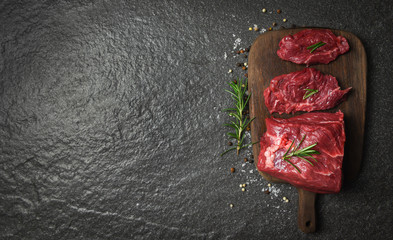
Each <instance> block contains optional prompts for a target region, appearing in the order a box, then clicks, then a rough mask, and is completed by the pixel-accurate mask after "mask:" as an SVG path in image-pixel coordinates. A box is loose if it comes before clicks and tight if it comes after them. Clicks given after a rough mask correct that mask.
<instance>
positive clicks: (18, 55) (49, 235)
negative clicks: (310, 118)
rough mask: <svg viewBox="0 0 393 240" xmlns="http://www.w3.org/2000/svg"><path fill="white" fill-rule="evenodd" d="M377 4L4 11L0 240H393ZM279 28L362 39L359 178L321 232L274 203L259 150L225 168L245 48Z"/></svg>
mask: <svg viewBox="0 0 393 240" xmlns="http://www.w3.org/2000/svg"><path fill="white" fill-rule="evenodd" d="M33 2H34V3H33ZM375 2H378V3H369V1H367V0H363V1H357V0H352V1H338V0H337V1H321V2H319V3H318V2H317V1H311V0H308V1H301V3H297V2H296V1H291V2H289V1H272V0H269V1H263V2H262V1H259V2H257V1H183V0H178V1H128V2H124V1H59V2H57V1H43V2H38V1H37V2H36V1H26V2H22V1H2V2H1V3H0V44H1V45H0V147H1V153H0V238H1V239H257V238H258V239H354V238H357V239H386V238H388V237H389V236H392V235H393V230H392V223H393V208H392V198H393V192H392V185H391V182H392V181H393V179H392V171H393V167H392V156H391V150H392V149H393V146H392V142H391V140H392V137H391V136H392V133H393V124H392V120H391V119H392V117H393V116H392V111H393V109H392V105H393V101H392V96H391V94H392V93H393V89H392V88H393V87H392V86H393V84H392V75H393V71H392V64H393V61H392V56H393V51H392V40H393V39H392V38H393V24H392V21H393V15H392V11H393V7H392V6H393V4H392V3H391V1H389V0H385V1H375ZM262 8H267V9H268V13H265V14H263V13H261V9H262ZM276 9H281V10H282V13H281V14H280V15H279V14H277V13H276V12H275V10H276ZM269 12H272V13H269ZM283 18H287V19H288V21H287V22H286V23H283V22H282V19H283ZM273 22H277V23H278V26H277V27H275V29H278V27H279V26H285V27H291V25H292V24H296V25H298V26H319V27H330V28H336V29H342V30H346V31H350V32H352V33H354V34H355V35H357V36H358V37H359V38H360V39H361V40H362V41H363V43H364V46H365V48H366V52H367V55H368V64H369V65H368V104H367V124H366V137H365V146H364V159H363V166H362V170H361V173H360V176H359V178H358V179H357V180H356V181H355V182H353V183H348V182H345V183H344V187H343V190H342V191H341V193H339V194H336V195H320V196H319V197H318V199H317V212H318V221H319V222H318V232H317V233H314V234H310V235H305V234H303V233H302V232H301V231H300V230H298V228H297V223H296V221H297V220H296V219H297V215H296V214H297V192H296V189H295V188H293V187H291V186H289V185H282V184H273V186H272V188H271V189H270V190H271V191H272V193H271V194H270V195H266V194H265V193H264V192H263V191H264V190H266V189H267V184H268V183H267V182H266V181H265V180H264V179H262V177H261V176H259V174H258V172H257V171H256V169H255V167H254V165H253V164H250V163H245V162H244V161H243V158H244V157H248V158H249V157H250V155H251V152H250V151H249V150H246V151H243V152H242V154H241V156H239V157H237V156H236V155H235V154H234V153H231V154H228V155H226V156H225V157H223V158H221V157H219V154H220V153H221V152H222V151H224V150H225V149H226V148H227V147H228V146H227V139H226V137H225V132H226V130H227V129H225V128H224V127H222V124H223V123H225V122H227V121H228V120H229V118H228V117H227V116H226V115H225V114H224V113H222V112H221V111H220V110H221V109H223V108H225V107H228V106H230V103H231V101H230V98H229V96H228V94H227V93H225V92H224V89H226V88H227V82H229V81H231V80H232V79H233V78H235V77H239V76H242V75H243V72H242V71H240V70H239V69H237V68H236V67H235V64H236V63H237V62H243V61H245V60H246V59H244V58H242V57H240V56H237V55H236V54H234V52H233V51H234V47H235V46H234V45H235V40H236V39H237V38H240V39H241V42H240V45H238V46H236V49H235V50H237V49H239V48H244V47H248V46H249V45H250V44H251V43H252V42H253V41H254V40H255V38H256V37H257V36H258V34H259V33H256V32H253V31H248V28H249V27H250V26H251V27H252V26H253V25H254V24H257V25H258V26H259V27H261V28H267V27H269V26H271V24H272V23H273ZM229 69H234V72H233V73H232V74H229V73H228V70H229ZM358 151H362V149H360V148H359V149H358ZM231 167H235V168H236V172H235V173H234V174H231V173H230V168H231ZM242 183H247V184H248V186H247V191H246V192H242V191H241V190H240V188H239V184H242ZM284 196H285V197H287V198H289V199H290V202H289V203H284V202H283V200H282V197H284ZM230 203H232V204H234V208H233V209H230V207H229V204H230Z"/></svg>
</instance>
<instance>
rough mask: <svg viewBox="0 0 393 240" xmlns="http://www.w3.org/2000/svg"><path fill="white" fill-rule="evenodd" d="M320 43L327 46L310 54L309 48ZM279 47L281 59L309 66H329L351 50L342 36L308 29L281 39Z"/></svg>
mask: <svg viewBox="0 0 393 240" xmlns="http://www.w3.org/2000/svg"><path fill="white" fill-rule="evenodd" d="M319 42H324V43H326V44H325V45H323V46H321V47H319V48H317V49H315V50H314V51H313V52H312V53H310V51H311V49H307V47H309V46H311V45H314V44H316V43H319ZM279 47H280V49H279V50H278V51H277V55H278V56H279V57H280V58H281V59H283V60H287V61H291V62H294V63H297V64H307V66H309V65H312V64H318V63H324V64H328V63H329V62H331V61H333V60H335V59H336V58H337V57H338V56H339V55H341V54H344V53H346V52H348V50H349V44H348V41H347V39H346V38H344V37H342V36H338V37H337V36H336V35H334V34H333V33H332V31H330V30H328V29H306V30H303V31H300V32H298V33H296V34H294V35H288V36H286V37H284V38H283V39H281V41H280V44H279Z"/></svg>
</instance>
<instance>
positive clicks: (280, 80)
mask: <svg viewBox="0 0 393 240" xmlns="http://www.w3.org/2000/svg"><path fill="white" fill-rule="evenodd" d="M306 89H316V90H318V92H317V93H315V94H313V95H311V96H310V97H308V98H306V99H303V96H304V95H305V94H306V93H307V91H306ZM349 90H351V88H347V89H345V90H340V87H339V86H338V83H337V80H336V78H335V77H333V76H331V75H324V74H323V73H321V72H320V71H318V70H317V69H314V68H305V69H303V70H301V71H297V72H292V73H289V74H284V75H281V76H277V77H275V78H273V79H272V80H271V82H270V86H269V87H268V88H267V89H265V91H264V92H263V95H264V97H265V104H266V107H267V108H268V109H269V112H270V113H273V112H278V113H280V114H282V113H284V112H285V113H293V112H297V111H307V112H311V111H315V110H324V109H329V108H333V107H334V106H336V105H338V104H339V103H341V102H342V101H344V100H345V98H346V95H347V93H348V92H349Z"/></svg>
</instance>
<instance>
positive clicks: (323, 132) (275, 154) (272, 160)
mask: <svg viewBox="0 0 393 240" xmlns="http://www.w3.org/2000/svg"><path fill="white" fill-rule="evenodd" d="M343 118H344V114H343V113H342V112H341V111H339V112H337V113H321V112H319V113H306V114H303V115H300V116H297V117H292V118H289V119H279V118H267V119H266V127H267V131H266V133H265V134H264V135H263V137H262V138H261V142H260V144H261V152H260V154H259V159H258V169H259V170H260V171H263V172H265V173H268V174H270V175H271V176H274V177H277V178H280V179H283V180H285V181H287V182H289V183H291V184H292V185H294V186H296V187H300V188H303V189H305V190H308V191H311V192H317V193H337V192H339V191H340V188H341V169H342V161H343V156H344V142H345V132H344V120H343ZM302 139H303V141H301V140H302ZM292 141H293V145H291V144H292ZM299 143H301V144H300V146H298V144H299ZM315 143H316V145H315V146H313V147H312V148H311V150H315V151H317V152H319V154H312V153H310V155H311V157H310V156H306V155H302V157H303V158H305V159H306V160H307V161H310V162H311V163H312V164H313V165H314V166H312V165H311V164H310V163H309V162H307V161H306V160H304V159H301V158H300V157H298V156H297V155H293V156H292V157H290V158H288V159H287V160H288V161H287V160H284V158H283V157H284V156H290V154H291V153H293V150H297V151H303V149H304V148H306V147H309V146H312V145H313V144H315ZM295 148H296V149H295ZM288 149H291V150H290V151H288ZM287 151H288V152H287ZM313 158H315V160H316V161H315V160H314V159H313ZM291 164H293V165H291Z"/></svg>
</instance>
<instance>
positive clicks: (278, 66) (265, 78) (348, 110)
mask: <svg viewBox="0 0 393 240" xmlns="http://www.w3.org/2000/svg"><path fill="white" fill-rule="evenodd" d="M301 30H304V28H300V29H284V30H278V31H271V32H266V33H264V34H261V35H260V36H259V37H258V38H257V39H256V40H255V42H254V43H253V44H252V46H251V50H250V54H249V60H248V65H249V69H248V77H249V78H248V90H249V92H250V93H251V94H252V95H251V99H250V103H249V105H250V117H251V118H253V117H256V119H255V120H254V121H253V122H252V124H251V138H252V142H259V140H260V138H261V137H262V135H263V133H264V132H265V131H266V125H265V119H266V118H268V117H270V116H271V115H270V114H269V111H268V109H267V108H266V106H265V100H264V97H263V91H264V90H265V89H266V88H267V87H268V86H269V84H270V80H271V79H273V78H274V77H276V76H278V75H282V74H287V73H290V72H294V71H298V70H302V69H304V68H305V67H306V66H305V65H298V64H295V63H292V62H288V61H283V60H281V59H280V58H279V57H278V56H277V50H278V44H279V42H280V40H281V39H282V38H283V37H284V36H286V35H289V34H295V33H297V32H299V31H301ZM332 32H333V33H334V34H335V35H337V36H338V35H341V36H343V37H345V38H346V39H347V40H348V42H349V46H350V50H349V52H347V53H346V54H344V55H341V56H339V57H338V58H337V59H336V60H335V61H333V62H331V63H329V64H327V65H325V64H321V65H313V66H312V67H313V68H316V69H318V70H320V71H322V72H323V73H324V74H330V75H332V76H334V77H336V78H337V80H338V83H339V86H340V87H341V89H345V88H348V87H352V89H351V91H350V93H349V95H348V98H347V100H346V101H345V102H343V103H341V104H340V105H338V106H337V107H335V108H333V109H330V110H326V111H325V112H337V111H338V110H341V111H342V112H343V113H344V122H345V134H346V143H345V149H344V162H343V175H344V182H345V181H351V180H354V179H355V178H356V177H357V175H358V172H359V170H360V166H361V159H362V153H363V135H364V123H365V113H366V77H367V59H366V52H365V50H364V47H363V44H362V42H361V41H360V40H359V38H357V37H356V36H355V35H353V34H352V33H349V32H345V31H341V30H332ZM300 114H302V113H301V112H298V113H295V114H293V115H292V114H282V115H279V114H277V113H274V114H272V116H274V117H279V118H289V117H292V116H297V115H300ZM259 152H260V145H259V143H258V144H254V146H253V154H254V156H255V158H256V159H257V158H258V156H259ZM257 162H258V161H255V164H257ZM260 174H261V175H262V176H263V177H264V178H265V179H266V180H268V181H271V182H276V183H279V182H284V181H283V180H280V179H278V178H275V177H272V176H270V175H269V174H266V173H264V172H260ZM298 192H299V209H298V225H299V228H300V229H301V230H302V231H304V232H314V231H315V229H316V222H315V196H316V194H315V193H312V192H308V191H305V190H303V189H298Z"/></svg>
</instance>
